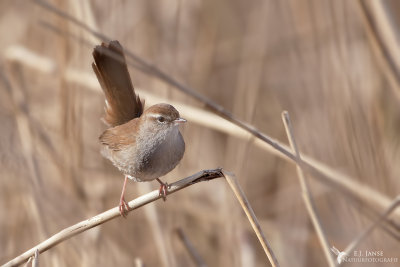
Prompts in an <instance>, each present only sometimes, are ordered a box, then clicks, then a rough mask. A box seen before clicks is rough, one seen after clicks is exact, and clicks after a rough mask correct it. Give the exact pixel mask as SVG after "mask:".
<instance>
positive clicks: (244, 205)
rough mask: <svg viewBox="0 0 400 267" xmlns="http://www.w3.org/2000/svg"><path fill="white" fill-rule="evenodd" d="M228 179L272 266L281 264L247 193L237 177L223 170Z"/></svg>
mask: <svg viewBox="0 0 400 267" xmlns="http://www.w3.org/2000/svg"><path fill="white" fill-rule="evenodd" d="M223 173H224V176H225V179H226V181H227V182H228V184H229V186H230V187H231V189H232V191H233V193H234V194H235V197H236V198H237V200H238V201H239V203H240V205H241V206H242V209H243V211H244V212H245V213H246V216H247V218H248V219H249V222H250V224H251V226H252V227H253V230H254V232H255V233H256V235H257V238H258V240H259V241H260V243H261V246H262V247H263V249H264V252H265V254H266V255H267V257H268V259H269V262H270V263H271V266H273V267H276V266H279V263H278V260H277V259H276V257H275V254H274V252H273V251H272V248H271V246H270V245H269V243H268V241H267V239H266V238H265V235H264V233H263V231H262V229H261V226H260V224H259V223H258V220H257V217H256V215H255V214H254V211H253V209H252V208H251V206H250V203H249V201H248V200H247V197H246V195H245V194H244V192H243V190H242V188H241V187H240V185H239V183H238V181H237V178H236V177H235V176H234V175H233V174H231V173H229V172H226V171H223Z"/></svg>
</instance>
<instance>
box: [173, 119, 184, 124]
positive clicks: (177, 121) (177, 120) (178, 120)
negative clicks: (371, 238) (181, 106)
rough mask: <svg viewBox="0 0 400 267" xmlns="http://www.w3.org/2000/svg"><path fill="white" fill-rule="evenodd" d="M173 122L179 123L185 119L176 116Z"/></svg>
mask: <svg viewBox="0 0 400 267" xmlns="http://www.w3.org/2000/svg"><path fill="white" fill-rule="evenodd" d="M174 122H175V124H181V123H185V122H186V120H185V119H184V118H177V119H176V120H174Z"/></svg>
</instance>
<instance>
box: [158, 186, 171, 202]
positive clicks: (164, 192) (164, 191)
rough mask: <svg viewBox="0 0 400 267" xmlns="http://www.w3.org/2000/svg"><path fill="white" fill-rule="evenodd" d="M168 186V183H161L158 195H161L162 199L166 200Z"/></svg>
mask: <svg viewBox="0 0 400 267" xmlns="http://www.w3.org/2000/svg"><path fill="white" fill-rule="evenodd" d="M168 188H169V185H168V183H161V185H160V190H159V194H158V195H159V196H161V197H162V199H163V200H164V201H166V200H167V192H168Z"/></svg>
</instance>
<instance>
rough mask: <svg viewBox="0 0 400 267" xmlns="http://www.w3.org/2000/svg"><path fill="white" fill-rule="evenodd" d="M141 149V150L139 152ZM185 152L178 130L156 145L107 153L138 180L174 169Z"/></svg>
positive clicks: (160, 174)
mask: <svg viewBox="0 0 400 267" xmlns="http://www.w3.org/2000/svg"><path fill="white" fill-rule="evenodd" d="M138 151H140V152H138ZM184 152H185V142H184V141H183V138H182V135H181V134H180V133H179V132H178V134H177V135H176V137H175V138H174V139H173V140H170V139H168V138H167V139H165V140H164V141H163V142H161V143H160V144H158V145H156V146H147V147H141V148H139V149H138V148H137V147H133V146H132V147H130V148H127V149H124V150H121V151H118V152H114V153H113V155H105V154H106V153H103V154H104V156H106V157H107V158H108V159H110V160H111V161H112V162H113V164H114V165H115V166H116V167H117V168H118V169H119V170H120V171H122V172H123V173H124V174H125V175H128V176H129V177H130V178H131V179H132V180H134V181H137V182H142V181H151V180H154V179H156V178H159V177H161V176H164V175H166V174H167V173H169V172H170V171H172V170H173V169H174V168H175V167H176V165H178V163H179V161H180V160H181V159H182V157H183V154H184Z"/></svg>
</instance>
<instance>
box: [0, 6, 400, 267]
mask: <svg viewBox="0 0 400 267" xmlns="http://www.w3.org/2000/svg"><path fill="white" fill-rule="evenodd" d="M52 4H54V5H55V6H57V7H58V8H60V9H62V10H64V11H65V12H67V13H69V14H71V15H73V16H74V17H76V18H77V19H79V20H82V21H84V22H85V23H86V24H87V25H90V27H93V28H94V29H96V30H97V31H99V32H101V33H103V34H105V35H107V36H108V37H110V38H112V39H117V40H119V41H120V42H121V43H122V45H123V46H124V47H125V48H126V49H129V50H130V51H133V52H134V53H136V54H137V55H139V56H140V57H142V58H144V59H146V60H147V61H150V62H152V64H154V65H156V66H158V67H159V68H160V69H162V70H164V71H165V72H167V73H168V74H169V75H171V76H173V77H175V78H176V79H177V80H179V81H181V82H183V83H184V84H187V85H190V86H191V87H192V88H195V89H196V90H197V91H198V92H200V93H201V94H203V95H205V96H207V97H209V98H211V99H213V100H214V101H215V102H217V103H218V104H220V105H222V106H223V107H224V108H226V109H227V110H230V111H232V113H233V114H235V115H236V116H238V117H239V118H241V119H243V120H245V121H246V122H248V123H250V124H252V125H254V126H256V127H257V128H259V129H260V130H261V131H262V132H265V133H267V134H268V135H269V136H272V137H274V138H276V139H278V140H280V141H282V142H284V143H288V142H287V137H286V134H285V130H284V127H283V124H282V121H281V116H280V114H281V112H282V110H284V109H286V110H288V111H289V112H290V114H291V118H292V120H293V127H294V130H295V134H296V139H297V143H298V146H299V148H300V150H301V151H302V152H303V153H306V154H307V155H309V156H312V157H314V158H317V159H319V160H320V161H322V162H324V163H326V164H327V165H329V166H331V167H332V168H334V169H336V170H339V171H341V172H343V173H346V174H348V175H350V176H351V177H353V178H354V179H357V180H358V181H359V182H361V183H363V184H366V185H369V186H370V187H372V188H373V189H375V190H376V191H378V192H381V193H383V194H384V195H386V196H388V197H389V198H390V199H394V198H395V197H396V195H398V194H399V192H400V180H399V174H400V165H399V164H398V162H399V160H400V153H399V152H400V149H399V135H398V132H399V127H400V109H399V97H398V96H399V94H398V84H397V87H396V84H395V83H393V80H390V78H388V76H387V73H386V72H387V70H386V69H385V68H383V67H382V63H381V61H380V60H379V59H378V56H377V51H376V47H375V46H373V45H371V42H370V39H369V38H368V34H367V33H368V31H367V26H366V23H365V21H364V20H363V15H362V10H361V8H360V5H359V4H358V2H357V1H346V0H340V1H329V0H324V1H311V0H308V1H306V0H301V1H289V0H286V1H261V0H257V1H251V2H250V1H239V0H235V1H227V0H220V1H211V0H206V1H199V0H196V1H184V0H177V1H161V0H160V1H144V0H141V1H72V0H70V1H52ZM385 4H386V5H387V6H388V7H389V8H388V10H390V7H391V5H393V6H395V5H396V4H395V2H394V1H385ZM393 10H395V9H394V8H393V9H392V10H391V12H392V13H394V14H396V12H395V11H393ZM42 22H46V23H50V24H52V25H55V26H56V27H57V28H58V29H59V30H61V31H67V32H69V33H71V34H69V35H68V34H57V33H55V32H54V31H51V30H49V28H47V27H45V26H43V23H42ZM0 34H1V38H0V51H1V52H0V125H1V126H0V133H1V134H0V210H1V212H0V263H5V262H6V261H8V260H10V259H11V258H13V257H15V256H17V255H18V254H20V253H22V252H24V251H25V250H27V249H29V248H31V247H33V246H34V245H36V244H37V243H39V242H40V241H42V240H44V239H46V238H47V237H49V236H50V235H52V234H53V233H56V232H57V231H59V230H61V229H63V228H65V227H67V226H69V225H72V224H74V223H76V222H78V221H80V220H83V219H85V218H89V217H90V216H93V215H95V214H97V213H100V212H102V211H104V210H106V209H109V208H111V207H113V206H116V205H117V204H118V200H119V194H120V190H121V186H122V183H123V177H122V175H121V174H120V173H119V172H118V171H117V170H116V169H115V168H114V167H113V166H112V165H111V163H109V162H108V161H106V160H105V159H103V158H102V157H101V155H100V153H99V144H98V141H97V137H98V136H99V134H100V133H101V132H102V131H103V130H104V128H105V127H104V125H102V123H101V121H100V117H101V116H102V114H103V103H104V98H103V95H102V93H101V90H100V86H98V90H92V89H91V88H88V87H87V86H82V85H80V84H78V83H75V82H71V80H69V79H68V77H66V75H65V73H66V72H67V71H68V70H71V69H73V70H76V71H78V72H79V73H80V74H81V78H82V79H84V78H85V77H86V76H85V75H90V76H92V77H91V78H93V77H94V73H92V70H91V66H90V65H91V62H92V57H91V52H92V49H93V47H94V46H95V45H96V44H98V43H99V41H98V40H97V39H96V38H94V37H93V36H91V35H90V34H88V33H87V32H85V31H83V30H82V29H80V28H78V27H76V25H73V24H72V23H70V22H68V21H67V20H65V19H62V18H60V17H58V16H56V15H55V14H52V13H50V12H49V11H47V10H45V9H43V8H41V7H40V6H38V5H36V4H34V3H33V2H32V1H22V0H18V1H11V0H3V1H1V2H0ZM73 36H75V37H78V38H75V37H73ZM79 38H82V39H85V40H86V41H88V43H87V42H83V41H82V40H80V39H79ZM18 47H24V48H25V49H27V50H29V51H31V52H33V53H34V54H36V55H38V56H41V57H43V58H45V59H47V60H50V62H48V61H44V62H42V61H39V60H38V59H30V58H29V57H27V56H24V57H23V58H22V59H21V60H20V61H18V62H15V61H12V60H10V58H15V55H16V54H18V55H20V54H21V52H20V50H17V48H18ZM15 51H17V52H15ZM46 62H48V63H50V65H46ZM46 66H47V68H48V69H45V67H46ZM130 72H131V76H132V80H133V83H134V85H135V86H136V87H137V88H140V89H141V90H144V91H148V92H151V93H153V94H155V95H157V96H159V97H162V98H164V99H165V101H168V99H173V100H174V101H178V102H183V103H185V104H189V105H192V106H195V107H199V108H201V107H202V105H201V104H200V103H198V102H197V101H195V100H193V99H192V98H190V97H188V96H186V95H184V94H183V93H181V92H178V91H177V90H175V89H174V88H173V87H171V86H169V85H167V84H165V83H164V82H161V81H160V80H157V79H156V78H154V77H152V76H149V75H146V74H144V73H142V72H140V71H139V70H137V69H134V68H131V69H130ZM184 115H185V114H183V116H184ZM183 135H184V137H185V140H186V144H187V150H186V153H185V156H184V159H183V160H182V162H181V164H180V165H179V166H178V167H177V168H176V169H175V170H174V171H173V172H171V173H170V174H168V175H167V176H166V178H164V179H165V180H166V181H168V182H172V181H174V180H177V179H178V178H180V177H184V176H188V175H190V174H192V173H195V172H197V171H199V170H201V169H209V168H215V167H218V166H222V167H224V168H225V169H227V170H230V171H233V172H235V173H236V175H237V176H238V177H239V178H240V183H241V184H242V185H243V187H244V191H245V192H246V194H247V196H248V198H249V200H250V202H251V204H252V205H253V208H254V211H255V213H256V215H257V216H258V218H259V220H260V221H261V224H262V228H263V230H264V232H265V235H266V236H267V238H268V239H269V242H270V243H271V245H272V248H273V249H274V252H275V254H276V256H277V258H278V260H279V262H280V264H281V266H326V260H325V258H324V255H323V252H322V249H321V247H320V245H319V242H318V239H317V237H316V235H315V231H314V229H313V228H312V225H311V222H310V219H309V217H308V216H307V213H306V210H305V206H304V203H303V202H302V199H301V193H300V186H299V183H298V180H297V175H296V169H295V166H294V165H293V164H292V163H288V162H286V161H283V160H282V159H280V158H277V157H276V156H274V155H271V154H270V153H268V152H266V151H264V150H262V149H260V148H259V147H256V146H255V145H254V144H253V140H251V141H243V140H241V139H238V138H237V137H232V136H230V135H227V134H225V133H221V132H218V131H214V130H210V129H208V128H207V127H204V126H200V125H197V124H195V123H190V122H189V123H187V125H186V126H185V127H184V128H183ZM311 181H312V183H311V186H312V192H313V195H314V198H315V201H316V205H317V208H318V211H319V213H320V218H321V223H322V225H323V226H324V228H325V231H326V233H327V237H328V240H329V242H330V243H331V244H332V245H334V246H335V247H337V248H339V249H344V248H345V247H346V246H347V245H348V244H349V243H350V242H351V241H352V240H353V239H354V238H356V237H357V236H358V235H359V234H360V233H361V232H362V231H363V229H365V228H366V227H367V226H368V225H369V224H370V223H371V217H370V216H369V212H368V208H365V207H364V206H363V205H362V204H363V203H355V202H351V201H349V200H348V199H346V198H344V197H343V195H342V193H341V192H338V191H336V190H334V189H332V188H331V187H330V186H328V185H324V184H322V183H319V182H315V180H311ZM157 187H158V185H157V183H156V182H154V183H150V184H141V183H140V184H138V183H130V184H129V185H128V187H127V194H126V196H127V197H128V199H132V198H134V197H136V196H138V195H140V194H143V193H144V192H147V191H150V190H152V189H155V188H157ZM382 212H383V211H382ZM397 225H399V222H397ZM177 229H181V230H182V231H183V232H184V233H185V234H186V236H187V238H188V239H189V240H190V241H191V243H192V244H193V246H194V247H195V248H196V250H197V252H198V253H199V255H201V257H202V258H203V259H204V261H205V262H206V263H207V265H208V266H249V267H251V266H265V265H267V263H266V262H267V259H266V257H265V255H264V254H263V251H262V249H261V247H260V246H259V244H258V242H257V239H256V237H255V235H254V233H253V231H252V230H251V228H250V225H249V223H248V221H247V219H246V218H245V217H244V215H243V214H242V212H241V210H240V208H239V206H238V205H237V201H236V200H235V199H234V197H233V195H232V193H231V191H230V190H229V188H228V186H227V184H226V183H224V182H223V180H219V181H213V182H209V183H201V184H198V185H195V186H193V187H190V188H187V189H186V190H183V191H181V192H179V193H177V194H174V195H172V196H170V197H169V198H168V200H167V201H166V202H165V203H164V202H162V201H158V202H156V203H154V205H152V206H149V207H146V208H142V209H139V210H137V211H135V212H133V213H130V214H129V216H128V219H127V220H124V219H122V218H121V219H117V220H113V221H110V222H108V223H107V224H104V225H102V226H100V227H97V228H94V229H92V230H90V231H88V232H85V233H83V234H81V235H79V236H76V237H74V238H72V239H70V240H68V241H65V242H63V243H61V244H60V245H58V246H57V247H55V248H53V249H51V250H49V251H47V252H45V253H44V254H42V255H41V256H40V264H41V266H112V265H116V264H118V265H120V266H134V262H135V259H136V258H140V259H141V260H142V261H143V262H144V263H145V265H146V266H158V265H163V266H195V265H194V263H193V262H192V260H191V259H190V256H189V254H188V252H187V251H186V249H185V247H184V246H183V243H182V242H181V241H180V238H179V235H178V233H177ZM398 236H399V230H398V228H397V238H398ZM395 237H396V235H391V234H388V233H387V232H385V231H383V230H382V229H377V230H375V231H374V232H373V234H372V235H371V236H370V237H369V238H368V239H367V240H366V241H365V242H363V243H362V245H361V246H360V249H368V250H381V251H383V252H384V255H385V256H386V257H400V254H399V247H400V245H399V240H398V239H396V238H395ZM346 266H362V264H353V265H351V264H347V265H346ZM368 266H374V265H373V264H368ZM376 266H382V265H380V264H378V265H376ZM385 266H395V265H391V264H387V265H385Z"/></svg>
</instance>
